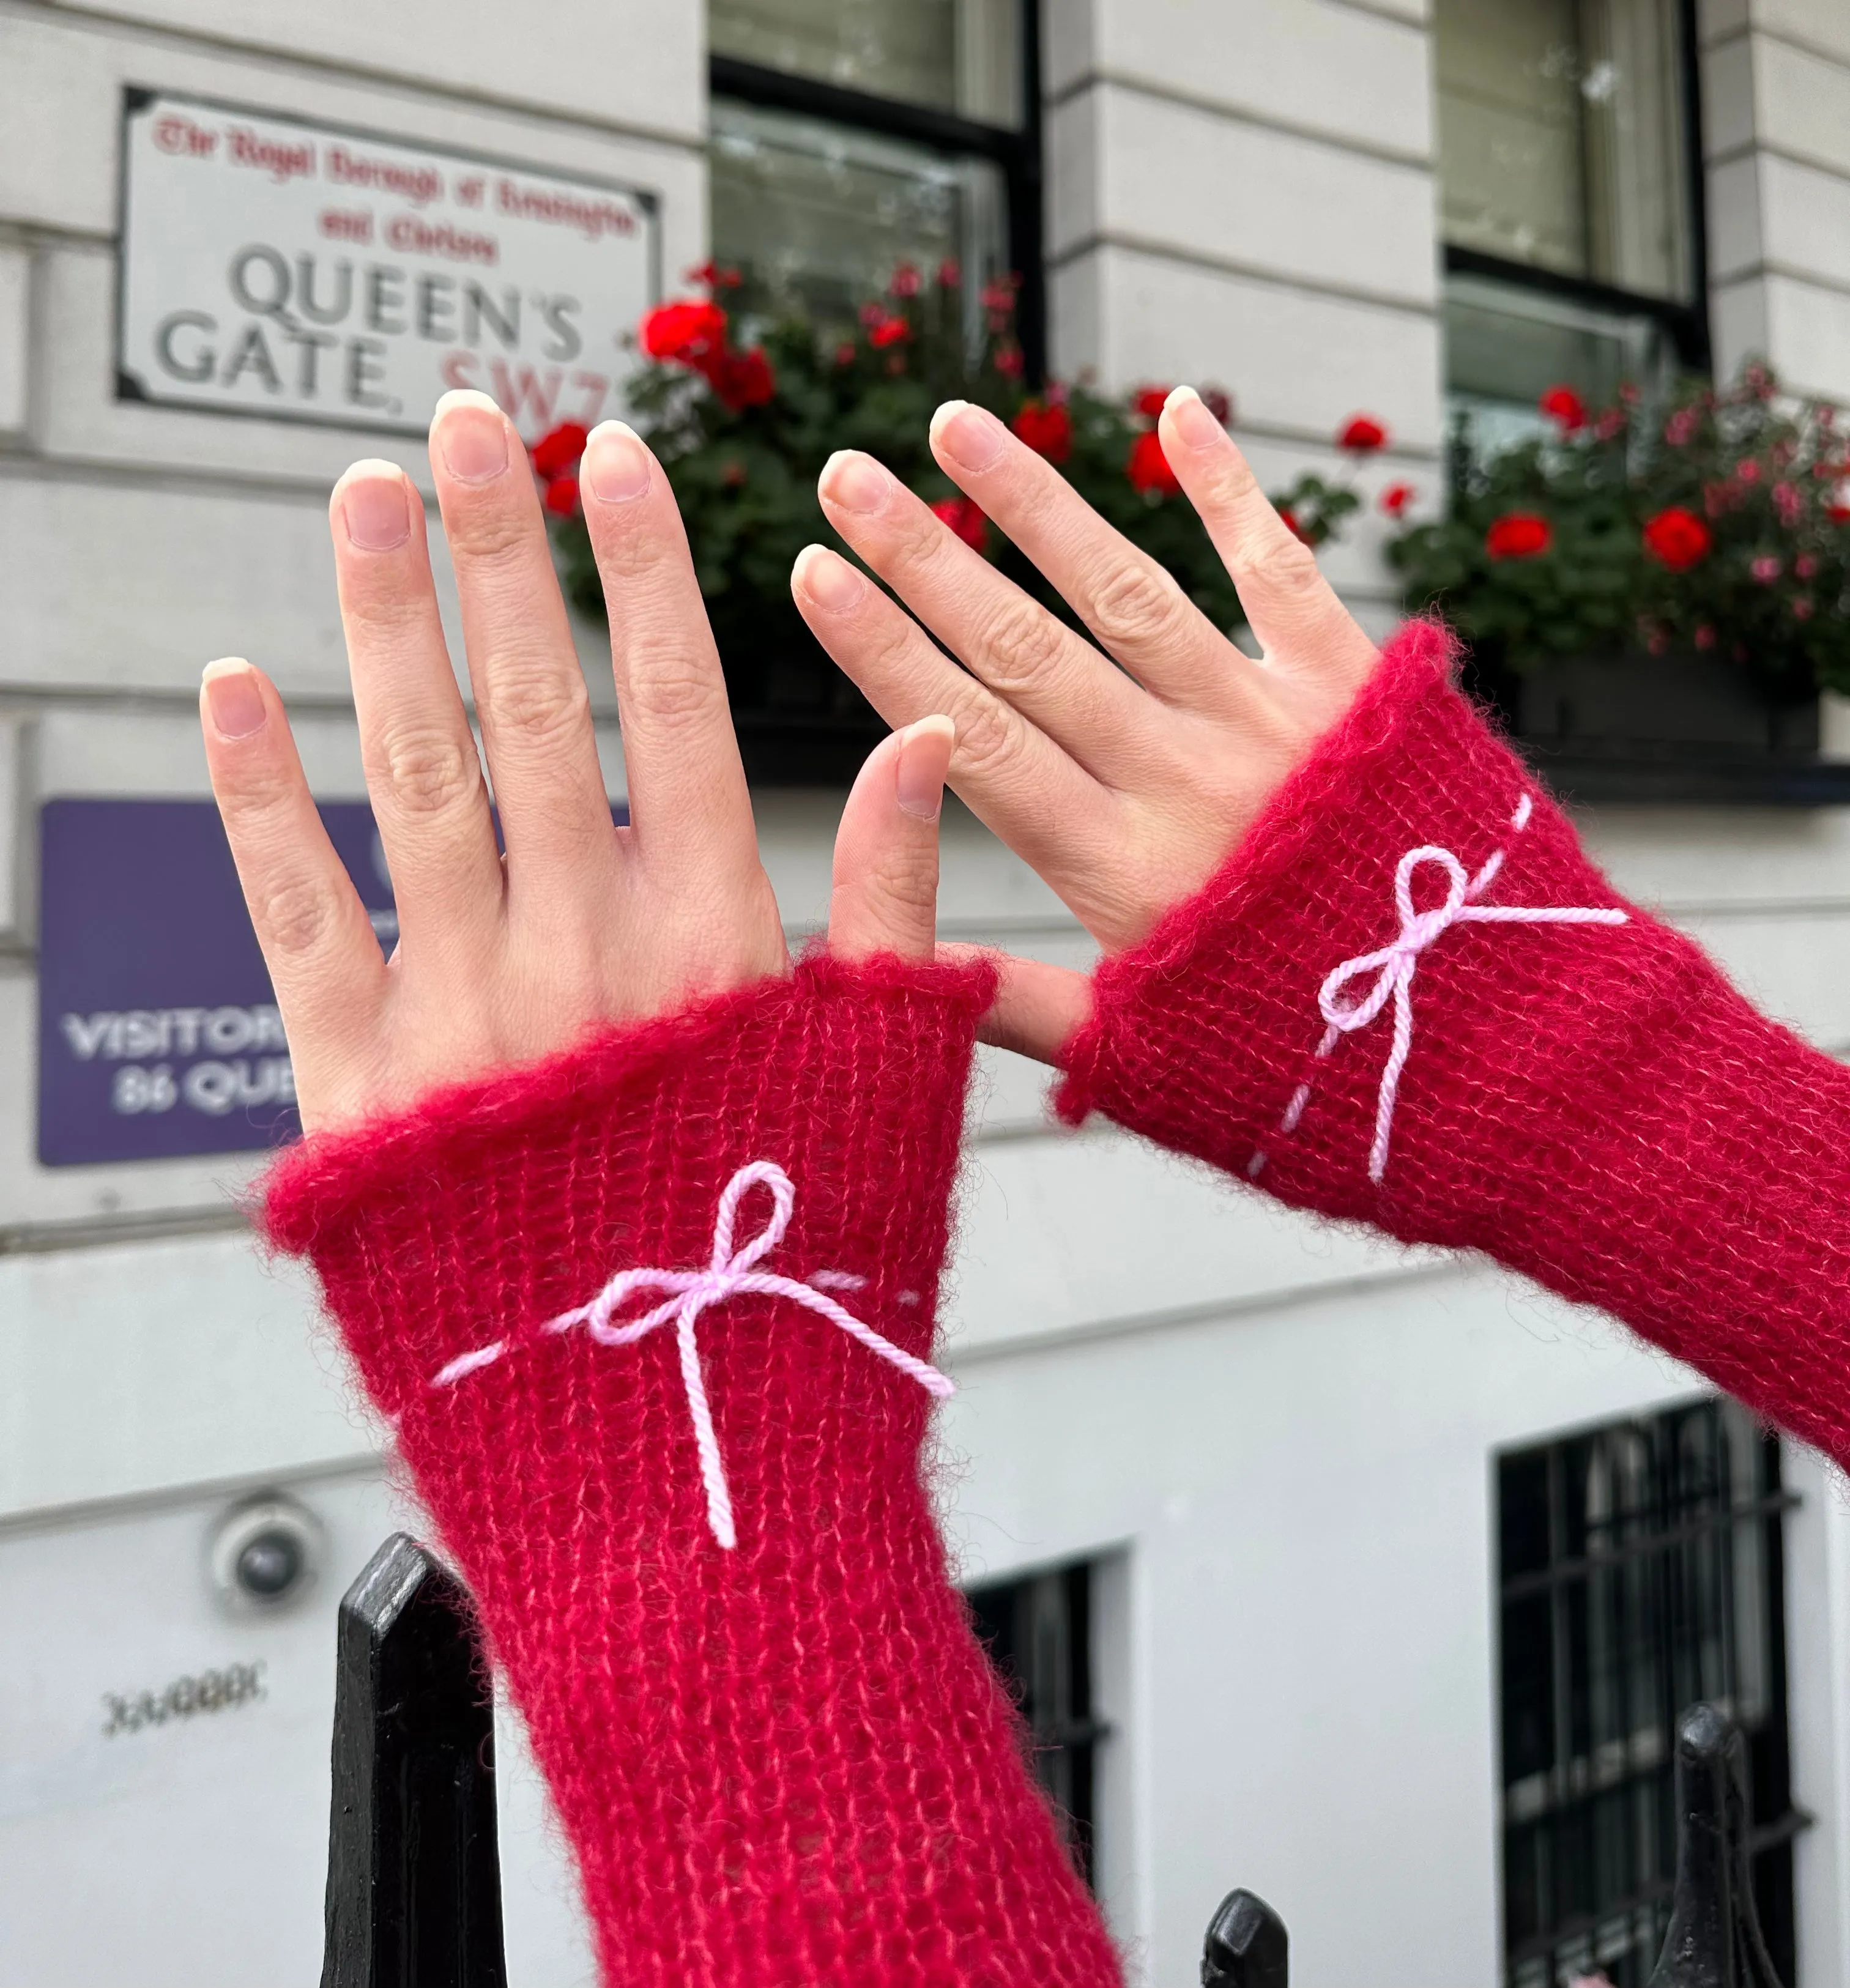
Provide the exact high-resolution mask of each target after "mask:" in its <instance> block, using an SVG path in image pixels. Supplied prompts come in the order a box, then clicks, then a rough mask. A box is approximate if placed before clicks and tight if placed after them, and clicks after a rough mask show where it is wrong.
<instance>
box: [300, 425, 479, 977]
mask: <svg viewBox="0 0 1850 1988" xmlns="http://www.w3.org/2000/svg"><path fill="white" fill-rule="evenodd" d="M329 510H330V516H329V522H330V527H331V529H332V530H333V538H334V574H335V578H336V580H337V583H338V585H339V587H340V621H341V626H342V627H343V628H344V629H345V630H346V631H347V660H348V665H349V668H350V670H351V671H352V674H353V705H354V708H355V710H356V711H357V713H358V715H359V719H360V756H361V759H362V760H363V762H364V765H365V767H366V784H367V792H368V793H370V795H371V796H372V801H373V812H374V816H376V817H377V820H378V823H379V839H380V842H381V844H383V845H384V850H385V860H386V864H387V867H388V868H389V869H390V870H391V874H392V894H393V898H394V901H395V902H396V904H397V907H398V924H399V929H400V931H401V933H402V934H403V935H404V938H405V939H406V940H407V941H408V942H410V943H411V945H414V946H415V945H418V944H419V943H420V942H421V941H422V940H423V938H424V937H425V936H426V935H428V936H429V937H430V938H431V939H432V940H433V941H438V940H440V941H441V942H443V943H444V944H445V945H449V944H452V943H453V942H456V941H457V940H458V939H459V938H464V937H465V936H467V937H471V938H480V937H481V936H482V935H484V934H485V932H486V931H488V930H489V929H490V928H491V927H492V925H493V924H494V923H495V921H498V920H499V917H500V915H501V893H502V877H501V859H500V857H499V854H497V852H496V850H495V830H494V824H493V823H492V822H491V821H490V820H489V803H488V796H487V793H485V790H484V789H483V786H482V762H481V760H480V759H479V757H478V756H477V754H476V751H475V737H474V735H473V734H472V732H470V730H469V723H468V716H467V715H466V714H465V712H464V710H463V708H462V697H461V695H460V694H459V693H458V691H457V688H456V678H455V674H454V672H453V671H452V670H451V668H450V659H449V653H448V650H447V649H446V648H445V646H444V641H443V624H442V623H441V621H440V620H438V615H437V593H436V589H435V586H434V585H433V584H432V583H431V561H430V551H429V548H428V546H427V545H426V543H425V542H424V505H423V502H422V500H421V499H420V498H419V497H418V493H417V492H416V491H415V490H414V489H412V487H411V481H410V479H409V478H408V477H407V476H406V475H405V474H404V471H403V470H401V468H399V467H398V466H397V464H396V463H391V462H357V463H355V464H354V465H353V468H351V469H350V470H349V471H348V472H347V474H346V475H344V476H343V477H342V478H341V479H340V482H338V483H337V484H336V485H334V494H333V500H332V502H331V504H330V507H329Z"/></svg>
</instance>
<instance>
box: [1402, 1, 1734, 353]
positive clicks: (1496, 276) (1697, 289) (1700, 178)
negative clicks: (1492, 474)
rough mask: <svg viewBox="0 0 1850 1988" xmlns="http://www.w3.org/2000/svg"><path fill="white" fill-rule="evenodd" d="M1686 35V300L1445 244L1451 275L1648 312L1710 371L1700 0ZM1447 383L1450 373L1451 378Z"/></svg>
mask: <svg viewBox="0 0 1850 1988" xmlns="http://www.w3.org/2000/svg"><path fill="white" fill-rule="evenodd" d="M1676 11H1677V25H1678V42H1679V56H1680V66H1681V68H1682V71H1683V73H1682V76H1681V77H1680V78H1679V89H1678V95H1679V99H1680V107H1681V110H1682V114H1683V188H1684V194H1685V197H1686V201H1687V203H1688V207H1687V212H1688V215H1689V297H1688V299H1686V300H1684V301H1680V302H1679V300H1677V299H1675V298H1669V297H1660V296H1652V295H1651V294H1650V293H1649V292H1646V291H1642V290H1628V289H1625V288H1623V287H1622V286H1618V285H1615V284H1612V283H1605V282H1598V281H1597V280H1596V279H1593V278H1591V277H1584V276H1570V275H1568V274H1567V273H1566V272H1564V271H1561V270H1558V269H1541V268H1538V267H1537V265H1534V263H1531V262H1517V261H1515V260H1513V259H1511V258H1509V257H1506V256H1502V255H1491V254H1490V253H1488V252H1486V251H1485V250H1483V249H1469V248H1464V247H1461V246H1459V245H1456V244H1455V243H1453V242H1447V241H1446V240H1445V239H1444V237H1443V235H1441V237H1440V249H1441V251H1442V262H1443V266H1444V270H1445V273H1446V275H1447V276H1480V277H1483V278H1484V279H1487V280H1490V281H1493V282H1498V283H1502V284H1504V285H1506V286H1508V287H1510V288H1511V289H1527V290H1531V291H1534V292H1538V293H1539V294H1541V295H1542V296H1554V297H1560V298H1561V299H1564V301H1566V302H1568V303H1578V304H1581V305H1584V306H1586V307H1587V308H1588V309H1591V310H1598V311H1605V312H1608V313H1612V315H1613V316H1621V317H1648V318H1651V319H1652V320H1655V321H1656V323H1658V324H1659V325H1660V326H1662V329H1663V330H1664V331H1665V333H1666V335H1667V336H1668V337H1669V340H1670V343H1671V346H1672V349H1673V350H1675V352H1676V357H1677V360H1678V363H1679V364H1680V365H1681V366H1682V367H1683V369H1684V370H1685V371H1686V372H1690V373H1706V372H1707V371H1708V370H1710V365H1711V363H1712V361H1713V345H1712V343H1711V340H1710V330H1709V198H1708V181H1707V173H1706V168H1705V165H1704V159H1703V101H1702V68H1701V61H1702V54H1701V49H1700V47H1699V43H1698V40H1697V32H1698V23H1697V20H1696V0H1678V5H1677V10H1676ZM1446 384H1447V391H1450V380H1449V377H1448V379H1447V383H1446Z"/></svg>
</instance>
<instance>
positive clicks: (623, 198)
mask: <svg viewBox="0 0 1850 1988" xmlns="http://www.w3.org/2000/svg"><path fill="white" fill-rule="evenodd" d="M122 157H123V215H122V234H121V242H122V247H121V271H120V284H119V299H120V301H119V306H118V309H119V317H118V323H117V362H116V381H117V395H118V397H120V398H122V399H124V400H133V401H151V402H154V403H156V404H160V405H162V406H169V407H190V408H193V409H205V410H208V411H211V412H215V413H219V414H258V415H263V416H267V417H269V418H273V419H280V420H286V421H310V422H318V423H322V424H331V425H334V426H337V427H340V428H377V429H386V430H389V431H393V432H395V433H400V434H419V435H421V434H424V433H425V432H426V431H427V430H428V428H429V425H430V418H431V411H432V409H433V408H434V407H435V405H436V402H437V398H438V395H439V394H442V393H443V392H444V391H445V390H446V389H447V388H449V387H479V388H480V389H481V390H482V391H484V392H485V393H488V394H492V395H493V396H494V397H495V399H496V400H497V401H499V402H500V404H501V405H502V407H504V408H505V409H506V411H507V412H508V413H509V414H510V415H511V416H512V418H513V419H514V421H515V423H516V426H518V427H519V429H520V431H521V432H522V433H523V434H524V435H525V436H526V439H527V440H528V441H535V440H536V439H537V438H538V437H539V435H540V434H543V433H544V432H545V431H546V429H548V428H551V427H553V425H554V424H556V423H557V422H560V421H568V420H569V421H582V422H583V423H584V424H585V425H586V426H587V427H590V426H591V425H592V424H594V423H595V422H597V421H598V420H599V419H600V418H602V417H603V416H604V415H605V414H621V412H622V411H623V394H622V391H621V389H622V384H623V381H624V377H625V376H626V375H627V374H628V372H629V371H630V370H631V368H632V367H634V364H635V363H637V362H636V355H635V353H634V349H633V346H632V343H631V339H632V335H633V333H634V330H635V326H636V324H637V322H638V320H639V319H640V318H641V316H642V314H643V313H644V312H645V311H646V310H647V309H648V308H649V307H650V306H651V304H652V303H654V302H655V301H656V300H657V298H658V295H659V292H660V288H661V281H660V272H659V269H658V253H659V252H658V231H657V225H656V222H657V214H656V200H655V196H654V194H651V193H648V192H645V191H641V190H639V189H638V188H631V187H624V186H619V185H615V184H610V183H608V182H605V181H599V180H594V179H587V178H583V177H579V176H577V175H573V174H562V173H559V172H556V171H552V170H550V169H546V170H542V169H540V168H539V167H532V166H524V165H516V164H510V163H509V162H507V161H503V160H499V159H493V158H489V157H482V156H479V155H475V154H465V153H460V152H453V151H450V150H446V149H445V148H444V147H441V146H433V145H428V144H421V143H418V142H414V141H408V140H404V139H400V138H394V137H385V136H384V135H380V134H372V133H369V132H358V131H352V130H347V129H346V128H344V127H341V126H339V125H332V124H324V123H315V122H312V121H309V120H303V119H298V118H294V117H285V116H280V115H278V114H276V113H272V112H268V111H260V110H249V109H243V108H240V107H238V106H235V105H230V104H224V103H211V102H208V101H207V100H205V99H202V98H198V97H191V96H178V95H174V94H172V93H168V92H166V91H154V90H138V89H137V90H129V91H127V93H126V94H125V97H124V103H123V134H122Z"/></svg>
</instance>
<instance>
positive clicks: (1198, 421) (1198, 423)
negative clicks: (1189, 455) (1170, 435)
mask: <svg viewBox="0 0 1850 1988" xmlns="http://www.w3.org/2000/svg"><path fill="white" fill-rule="evenodd" d="M1162 411H1163V412H1164V413H1165V414H1167V415H1168V416H1169V425H1170V426H1171V427H1172V428H1173V429H1174V430H1175V439H1176V440H1177V441H1180V442H1185V443H1186V444H1187V445H1188V446H1189V448H1212V447H1213V446H1214V445H1215V444H1216V442H1217V441H1222V440H1223V439H1224V438H1225V436H1226V430H1225V429H1224V428H1223V427H1222V426H1221V424H1219V421H1216V419H1215V418H1214V417H1213V415H1212V414H1210V413H1209V411H1208V406H1207V403H1206V401H1203V400H1202V397H1201V396H1200V395H1199V394H1198V393H1196V391H1195V389H1194V388H1193V387H1177V388H1176V390H1175V392H1174V393H1172V394H1171V395H1170V396H1169V398H1168V400H1166V401H1164V403H1163V407H1162Z"/></svg>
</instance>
